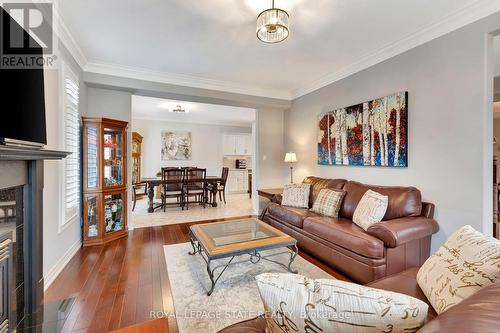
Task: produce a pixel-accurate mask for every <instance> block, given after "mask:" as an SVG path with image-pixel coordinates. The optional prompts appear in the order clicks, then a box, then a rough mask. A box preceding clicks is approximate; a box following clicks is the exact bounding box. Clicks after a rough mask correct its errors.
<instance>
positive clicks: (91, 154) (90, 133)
mask: <svg viewBox="0 0 500 333" xmlns="http://www.w3.org/2000/svg"><path fill="white" fill-rule="evenodd" d="M85 131H86V133H85V135H86V140H87V152H86V153H87V188H89V189H94V188H97V187H98V184H99V183H98V180H99V174H98V165H99V156H98V153H99V148H98V147H99V145H98V140H99V134H98V127H97V126H87V128H86V129H85Z"/></svg>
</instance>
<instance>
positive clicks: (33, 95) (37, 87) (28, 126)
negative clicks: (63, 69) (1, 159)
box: [0, 8, 47, 147]
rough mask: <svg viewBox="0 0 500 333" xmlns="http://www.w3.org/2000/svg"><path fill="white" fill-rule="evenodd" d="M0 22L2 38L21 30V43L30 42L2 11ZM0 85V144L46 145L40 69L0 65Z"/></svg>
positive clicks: (4, 40)
mask: <svg viewBox="0 0 500 333" xmlns="http://www.w3.org/2000/svg"><path fill="white" fill-rule="evenodd" d="M0 21H1V22H0V34H2V36H5V35H7V36H9V35H11V34H4V33H5V32H6V31H7V32H11V31H9V30H8V29H21V30H20V32H22V33H24V35H25V37H24V38H25V40H26V39H31V37H30V36H29V34H28V33H27V32H26V31H24V30H23V28H22V27H21V26H20V25H18V24H17V23H16V22H15V21H14V20H13V19H12V18H11V17H10V15H9V14H8V13H7V12H6V11H5V10H4V9H3V8H2V9H1V13H0ZM2 42H3V43H7V42H8V40H6V38H2ZM35 49H37V50H35V51H34V53H35V55H42V54H43V50H42V48H41V47H40V48H35ZM31 55H33V54H31ZM0 82H1V87H0V103H1V104H0V112H1V118H0V144H24V145H30V146H39V147H41V146H43V145H45V144H47V134H46V127H45V126H46V125H45V96H44V94H45V91H44V80H43V68H29V69H28V68H23V69H18V68H15V69H12V68H9V69H8V68H2V66H1V64H0Z"/></svg>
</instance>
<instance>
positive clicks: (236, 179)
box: [226, 170, 248, 193]
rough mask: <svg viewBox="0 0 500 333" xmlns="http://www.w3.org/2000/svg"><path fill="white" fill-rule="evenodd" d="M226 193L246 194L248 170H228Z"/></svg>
mask: <svg viewBox="0 0 500 333" xmlns="http://www.w3.org/2000/svg"><path fill="white" fill-rule="evenodd" d="M226 186H227V191H228V192H232V193H247V192H248V170H229V174H228V176H227V184H226Z"/></svg>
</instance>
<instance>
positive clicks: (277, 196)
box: [271, 194, 283, 205]
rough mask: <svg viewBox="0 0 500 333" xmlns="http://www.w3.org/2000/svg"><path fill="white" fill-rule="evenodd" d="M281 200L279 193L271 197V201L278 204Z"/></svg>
mask: <svg viewBox="0 0 500 333" xmlns="http://www.w3.org/2000/svg"><path fill="white" fill-rule="evenodd" d="M281 200H283V196H282V195H281V194H274V195H273V197H272V198H271V202H274V203H277V204H278V205H281Z"/></svg>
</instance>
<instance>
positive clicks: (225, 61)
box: [59, 0, 500, 99]
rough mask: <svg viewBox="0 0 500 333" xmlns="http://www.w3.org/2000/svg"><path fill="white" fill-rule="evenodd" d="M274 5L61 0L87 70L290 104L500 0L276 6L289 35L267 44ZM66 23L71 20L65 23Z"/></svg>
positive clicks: (220, 0)
mask: <svg viewBox="0 0 500 333" xmlns="http://www.w3.org/2000/svg"><path fill="white" fill-rule="evenodd" d="M270 2H271V0H106V1H102V0H63V1H61V2H60V4H59V12H60V15H61V17H62V18H63V21H64V22H65V29H64V30H67V31H68V32H69V34H70V35H71V38H69V39H73V41H74V42H76V43H75V45H78V46H79V47H75V48H76V49H79V51H80V53H81V56H80V57H79V58H81V59H85V62H86V65H85V70H87V71H91V72H100V73H105V74H115V75H123V76H128V77H135V78H147V77H152V78H154V79H155V80H157V81H165V82H168V83H174V84H182V85H189V86H194V87H202V88H211V89H217V90H226V91H232V92H241V93H248V94H253V95H260V96H268V97H277V98H283V99H290V98H293V97H297V96H300V95H302V94H304V93H307V92H309V91H312V90H315V89H317V88H319V87H321V86H323V85H325V84H328V83H331V82H333V81H335V80H338V79H340V78H342V77H345V76H347V75H350V74H352V73H353V72H356V71H359V70H361V69H364V68H366V67H369V66H371V65H373V64H374V63H377V62H380V61H382V60H385V59H387V58H389V57H391V56H394V55H395V54H398V53H401V52H404V51H406V50H408V49H410V48H412V47H415V46H417V45H419V44H422V43H424V42H426V41H428V40H430V39H432V38H435V37H438V36H439V35H442V34H444V33H447V32H449V31H452V30H454V29H457V28H459V27H461V26H463V25H465V24H467V23H470V22H473V21H474V20H477V19H479V18H481V17H484V16H486V15H488V14H490V13H492V12H494V11H498V10H500V1H499V0H404V1H403V0H313V1H306V0H276V5H277V7H282V8H284V9H286V10H288V11H289V13H290V16H291V19H290V20H291V34H290V37H289V38H288V39H287V40H286V41H284V42H282V43H279V44H275V45H267V44H264V43H262V42H259V41H258V40H257V38H256V36H255V19H256V16H257V14H258V13H259V11H261V10H262V9H264V8H266V7H267V6H269V4H270ZM63 25H64V24H63Z"/></svg>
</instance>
